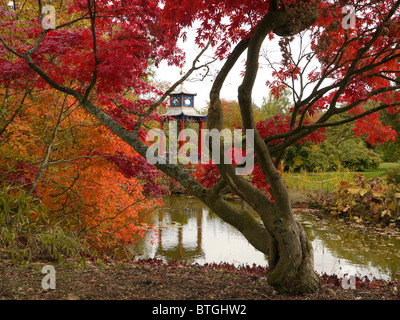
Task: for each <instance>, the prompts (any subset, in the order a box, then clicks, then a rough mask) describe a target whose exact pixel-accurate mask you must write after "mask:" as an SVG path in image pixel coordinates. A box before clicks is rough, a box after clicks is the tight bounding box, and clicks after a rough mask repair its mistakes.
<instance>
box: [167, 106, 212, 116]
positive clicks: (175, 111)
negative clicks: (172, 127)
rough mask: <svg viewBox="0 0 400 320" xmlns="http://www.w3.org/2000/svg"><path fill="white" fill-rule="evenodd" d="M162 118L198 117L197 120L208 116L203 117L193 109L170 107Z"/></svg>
mask: <svg viewBox="0 0 400 320" xmlns="http://www.w3.org/2000/svg"><path fill="white" fill-rule="evenodd" d="M160 116H161V117H182V116H186V117H196V118H206V117H207V115H202V114H200V113H198V112H197V111H196V109H195V108H193V107H170V108H169V109H168V111H167V112H166V113H164V114H162V115H160Z"/></svg>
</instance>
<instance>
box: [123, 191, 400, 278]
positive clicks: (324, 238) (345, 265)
mask: <svg viewBox="0 0 400 320" xmlns="http://www.w3.org/2000/svg"><path fill="white" fill-rule="evenodd" d="M164 202H165V207H163V208H161V209H159V210H158V211H157V212H156V213H155V214H153V215H151V216H150V217H147V221H143V222H144V223H147V224H152V225H155V226H156V229H157V231H158V234H156V232H155V231H154V230H152V229H151V228H149V229H147V230H146V232H145V236H144V237H143V238H140V239H136V241H135V242H134V244H133V245H131V247H130V250H131V251H132V252H133V253H134V254H135V255H136V259H148V258H157V259H162V260H164V261H169V260H181V261H187V262H193V263H199V264H204V263H220V262H226V263H231V264H234V265H236V266H239V265H246V264H247V265H252V264H256V265H262V266H267V265H268V263H267V258H266V256H265V255H264V254H263V253H261V252H260V251H257V250H256V249H254V247H252V246H251V245H250V244H249V243H248V241H247V240H246V239H245V238H244V237H243V235H242V234H241V233H240V232H239V231H237V230H236V229H234V228H233V227H231V226H230V225H229V224H227V223H225V222H224V221H223V220H221V219H220V218H219V217H218V216H217V215H216V214H215V213H213V212H212V211H210V210H209V209H208V208H207V207H206V206H205V205H204V204H203V203H202V202H201V201H199V200H197V199H195V198H188V197H181V196H170V197H167V198H166V199H165V200H164ZM295 216H296V218H297V219H298V221H300V223H301V224H302V225H303V227H304V229H305V231H306V233H307V235H308V238H309V239H310V241H311V243H312V246H313V248H314V267H315V270H316V271H317V272H318V273H319V274H322V273H327V274H343V272H345V271H344V270H347V271H349V272H356V274H357V275H358V276H360V277H364V276H367V277H368V278H369V279H373V278H374V277H375V278H377V279H384V280H390V279H391V277H392V276H394V275H396V274H399V273H400V236H399V233H397V234H396V233H395V232H394V231H393V232H391V231H390V229H387V230H385V231H382V230H381V231H380V232H378V231H370V230H369V229H367V228H365V226H363V225H361V224H359V225H349V224H347V223H346V222H344V221H341V220H339V219H328V218H323V219H320V218H319V217H318V215H317V214H316V212H315V211H314V210H309V209H307V210H306V209H295Z"/></svg>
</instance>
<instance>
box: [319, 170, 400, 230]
mask: <svg viewBox="0 0 400 320" xmlns="http://www.w3.org/2000/svg"><path fill="white" fill-rule="evenodd" d="M354 177H355V179H354V181H352V182H347V181H342V182H340V184H339V186H338V190H337V191H336V192H334V193H333V196H331V197H330V198H329V199H328V200H325V202H324V204H323V206H324V208H325V210H326V211H328V212H329V213H331V214H332V215H334V216H338V215H340V216H345V217H349V218H350V219H354V220H356V221H361V220H362V219H365V220H373V221H378V222H382V223H384V224H389V223H390V222H395V221H398V219H399V217H400V187H399V186H398V185H395V184H393V183H390V182H389V181H387V180H386V179H383V178H379V177H378V178H371V179H366V178H365V176H363V175H358V174H356V175H354Z"/></svg>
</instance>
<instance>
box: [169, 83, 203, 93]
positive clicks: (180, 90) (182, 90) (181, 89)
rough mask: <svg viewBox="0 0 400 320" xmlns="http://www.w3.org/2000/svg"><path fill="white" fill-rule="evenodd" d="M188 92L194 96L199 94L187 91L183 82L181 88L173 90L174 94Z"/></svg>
mask: <svg viewBox="0 0 400 320" xmlns="http://www.w3.org/2000/svg"><path fill="white" fill-rule="evenodd" d="M182 93H183V94H188V95H192V96H197V93H190V92H189V91H187V90H186V89H185V88H184V87H183V84H182V85H181V86H180V87H179V89H177V90H176V91H174V92H172V93H171V95H172V94H182Z"/></svg>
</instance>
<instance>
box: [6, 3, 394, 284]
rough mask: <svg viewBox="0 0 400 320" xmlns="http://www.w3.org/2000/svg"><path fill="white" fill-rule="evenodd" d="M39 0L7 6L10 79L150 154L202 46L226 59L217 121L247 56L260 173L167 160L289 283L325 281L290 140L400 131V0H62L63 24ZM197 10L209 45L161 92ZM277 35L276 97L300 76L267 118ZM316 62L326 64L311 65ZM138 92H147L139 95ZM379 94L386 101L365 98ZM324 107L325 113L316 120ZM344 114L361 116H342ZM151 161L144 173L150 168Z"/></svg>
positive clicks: (249, 121) (242, 95)
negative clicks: (290, 157) (164, 72)
mask: <svg viewBox="0 0 400 320" xmlns="http://www.w3.org/2000/svg"><path fill="white" fill-rule="evenodd" d="M38 3H39V8H38V7H37V2H33V1H25V2H21V3H19V2H18V1H15V2H14V6H13V8H11V7H7V5H6V4H5V3H4V2H3V6H2V7H1V8H0V14H1V15H2V19H1V20H0V35H1V37H0V41H1V43H2V46H1V47H0V57H1V58H0V59H1V60H0V74H1V75H2V80H1V82H2V85H3V86H4V87H5V88H9V87H12V88H14V89H15V88H17V89H20V90H22V89H23V88H27V85H28V84H29V85H30V86H33V87H35V88H52V89H53V90H56V91H59V92H62V93H65V94H67V95H69V96H70V97H71V98H73V99H76V101H77V103H78V104H79V106H80V107H82V109H84V110H85V111H86V112H88V113H89V114H91V115H92V116H94V117H95V118H96V119H97V120H99V121H100V122H101V123H102V124H103V125H104V126H105V127H107V128H108V129H109V130H110V132H112V133H113V134H114V135H116V136H118V137H119V138H121V139H122V140H123V141H125V143H126V144H127V145H129V146H130V147H131V148H132V149H134V150H135V152H137V153H138V154H139V155H141V156H142V157H145V155H146V151H147V148H148V145H147V144H146V143H144V142H143V141H144V135H145V127H146V124H147V123H149V121H154V120H156V119H157V115H156V113H155V112H156V110H157V108H158V107H160V106H162V105H163V103H164V100H165V98H166V97H167V96H168V94H170V93H171V92H173V90H174V89H175V88H177V86H178V85H179V84H181V83H182V82H183V81H185V80H186V79H187V78H188V77H190V75H191V74H192V73H193V72H194V71H195V70H198V69H199V68H201V67H202V66H203V65H201V64H200V63H199V58H200V56H201V55H202V54H203V53H204V52H205V51H206V50H207V48H208V47H210V46H211V47H213V48H215V54H216V56H217V57H218V58H219V59H221V60H223V61H224V65H223V66H222V68H221V69H220V70H219V72H218V74H217V75H216V77H215V79H214V82H213V86H212V89H211V91H210V107H209V109H208V128H209V129H213V128H216V129H219V130H220V129H222V125H223V108H222V104H221V98H220V91H221V88H222V87H223V85H224V83H225V81H226V79H227V78H228V76H229V71H230V70H231V69H232V68H233V66H234V65H236V64H237V62H238V61H239V58H240V57H241V56H242V54H244V53H245V54H246V69H245V71H244V72H243V81H242V84H241V85H240V86H239V88H238V102H239V108H240V113H241V118H242V119H241V120H242V124H243V129H253V130H254V132H255V141H254V150H255V160H256V165H255V167H256V170H258V171H259V173H260V174H256V175H255V176H256V177H258V179H259V181H258V183H257V181H253V183H251V182H249V181H247V180H246V179H245V178H244V177H242V176H237V175H236V174H235V166H234V165H230V164H217V165H216V166H215V170H217V171H218V175H216V177H217V178H218V179H216V181H214V183H212V184H210V185H208V186H204V185H203V184H201V183H200V182H198V181H196V179H195V178H194V177H192V176H191V175H190V174H189V173H188V172H187V171H185V169H184V168H183V167H181V166H179V165H174V164H156V165H155V166H156V167H157V168H158V169H160V170H162V171H164V172H165V173H167V174H168V175H170V176H171V177H173V178H175V179H176V180H178V181H179V182H180V183H181V184H182V185H183V186H184V187H185V188H186V189H187V191H188V192H190V193H191V194H193V195H194V196H196V197H198V198H199V199H200V200H201V201H203V202H204V203H205V204H206V205H207V206H208V207H210V209H212V210H213V211H214V212H215V213H216V214H217V215H218V216H219V217H221V218H222V219H223V220H225V221H226V222H228V223H230V224H231V225H233V226H234V227H235V228H237V229H238V230H239V231H240V232H241V233H242V234H243V235H244V236H245V237H246V238H247V239H248V241H249V242H250V243H251V244H252V245H253V246H254V247H256V248H257V249H259V250H260V251H262V252H264V253H265V254H267V256H268V261H269V275H268V281H269V283H270V284H271V285H273V286H274V287H275V288H276V289H277V290H279V291H291V292H306V291H315V290H317V289H318V287H319V278H318V276H317V275H316V274H315V272H314V269H313V250H312V247H311V245H310V242H309V241H308V239H307V236H306V234H305V232H304V230H303V228H302V227H301V225H300V224H299V223H298V222H297V221H296V220H295V218H294V216H293V214H292V209H291V206H290V200H289V194H288V192H287V190H286V188H285V185H284V183H283V181H282V178H281V176H280V174H279V171H278V170H277V167H278V165H279V162H280V159H281V158H282V157H283V155H284V152H285V150H286V148H288V147H289V146H290V145H292V144H294V143H298V142H299V141H302V140H304V139H320V138H321V135H322V134H323V132H322V130H323V128H325V127H331V126H336V125H340V124H343V123H347V122H351V121H355V122H356V126H357V130H358V131H357V133H358V134H360V135H363V134H365V133H367V132H368V134H369V137H368V140H369V142H370V143H374V142H380V141H381V140H382V139H384V140H385V139H387V138H388V137H390V136H391V135H392V133H393V132H392V131H391V130H390V128H385V127H382V126H381V124H380V123H379V120H378V119H377V115H376V112H377V111H380V110H383V109H387V110H388V112H391V113H394V112H397V111H398V105H399V104H400V99H399V97H398V89H399V87H400V83H399V77H398V75H399V72H400V70H399V62H398V61H399V58H400V51H399V34H398V32H397V26H398V24H399V5H400V1H394V0H382V1H367V0H358V1H355V0H348V1H344V0H332V1H323V0H256V1H254V0H245V1H243V0H241V1H236V0H229V1H228V0H227V1H220V0H218V1H216V0H209V1H201V0H191V1H181V0H179V1H178V0H164V1H157V0H127V1H112V2H110V1H104V0H87V1H83V0H77V1H73V0H67V1H63V2H60V3H55V4H54V5H55V7H56V12H57V25H56V27H55V29H54V30H53V29H43V28H42V27H41V24H40V22H41V19H42V18H43V17H42V15H41V14H40V13H39V15H38V14H37V12H38V9H39V12H41V10H40V9H41V6H42V2H41V1H39V2H38ZM345 5H352V6H353V8H354V9H355V17H356V27H355V28H348V27H347V26H348V21H346V19H345V18H346V17H345V15H344V14H343V11H342V9H343V7H344V6H345ZM195 21H198V22H199V23H200V27H198V28H197V29H196V31H195V32H197V33H196V35H197V36H196V44H197V45H198V46H199V47H200V48H201V49H202V51H201V52H200V54H199V56H198V57H196V59H195V60H194V61H193V63H192V66H191V67H190V69H189V70H188V71H187V72H186V73H185V74H184V75H183V76H182V78H181V79H179V80H178V81H177V82H176V83H174V84H173V85H172V86H171V87H170V88H169V89H168V90H166V91H165V92H159V90H157V89H156V88H154V87H153V86H151V85H150V84H149V83H148V82H147V81H146V75H147V73H146V72H147V67H148V66H149V61H153V62H154V63H155V65H156V66H157V65H158V64H159V63H160V61H163V60H166V61H168V63H169V64H171V65H177V66H179V67H182V65H183V64H182V61H184V60H183V58H184V52H183V51H182V50H181V49H179V48H178V46H177V40H178V39H179V38H183V39H185V38H186V33H185V32H186V31H185V28H191V27H193V24H194V22H195ZM304 32H307V35H308V37H309V39H310V41H311V46H310V48H309V51H307V52H306V51H305V50H301V54H300V55H297V54H296V55H294V54H293V51H292V50H291V48H293V47H296V46H299V44H298V43H296V42H295V39H296V37H295V36H296V35H298V34H304ZM277 36H278V37H280V38H279V39H280V41H279V44H280V48H281V56H282V59H281V61H280V63H279V66H278V67H277V68H276V69H275V70H274V72H273V77H274V78H273V80H272V81H270V82H269V83H267V85H268V86H269V88H270V89H271V92H272V93H273V94H276V95H279V93H280V92H281V90H282V89H283V88H285V87H287V88H290V89H291V90H292V92H293V106H292V108H291V109H290V112H289V113H288V114H285V115H284V116H283V115H277V116H275V117H273V118H271V119H267V120H266V121H265V122H263V123H259V124H256V122H255V119H254V114H253V110H252V89H253V86H254V82H255V80H256V76H257V72H258V69H259V59H260V49H261V47H262V45H263V43H264V41H265V40H266V39H267V38H268V40H272V39H274V38H276V37H277ZM267 49H268V48H267ZM297 57H298V58H297ZM312 61H313V62H316V63H317V66H316V67H313V68H312V69H311V70H310V67H311V66H312V63H311V62H312ZM127 92H134V93H135V97H136V98H135V99H132V98H130V96H129V94H127ZM369 100H372V101H375V102H377V105H376V106H375V107H373V108H369V109H364V108H363V104H364V103H365V102H367V101H369ZM315 113H320V117H318V118H313V117H312V115H313V114H315ZM344 113H349V114H350V115H351V116H350V117H346V119H344V120H332V119H334V116H336V115H340V114H344ZM309 116H310V117H309ZM363 118H364V119H368V121H365V120H362V119H363ZM312 137H313V138H312ZM116 164H117V165H118V166H119V167H120V168H121V169H122V170H123V172H124V170H125V169H127V167H129V165H128V163H126V162H124V161H121V162H119V161H117V162H116ZM141 169H143V170H141V171H140V172H143V173H144V172H146V171H147V170H148V169H149V167H146V166H145V165H142V166H141ZM261 173H262V174H261ZM107 178H108V177H107ZM227 186H229V188H230V190H231V191H232V192H234V193H235V194H236V195H238V196H239V197H240V198H241V199H242V200H243V201H245V202H246V203H247V204H249V206H250V207H252V208H253V209H254V211H255V212H256V213H257V214H258V216H259V218H260V220H261V221H262V223H260V222H259V220H257V219H255V218H254V216H253V215H251V214H250V212H248V211H247V210H244V209H243V210H238V209H236V208H234V207H232V206H231V205H230V204H229V203H228V202H226V201H225V200H224V199H223V197H222V196H221V192H222V190H224V188H225V187H227ZM267 191H268V192H267Z"/></svg>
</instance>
